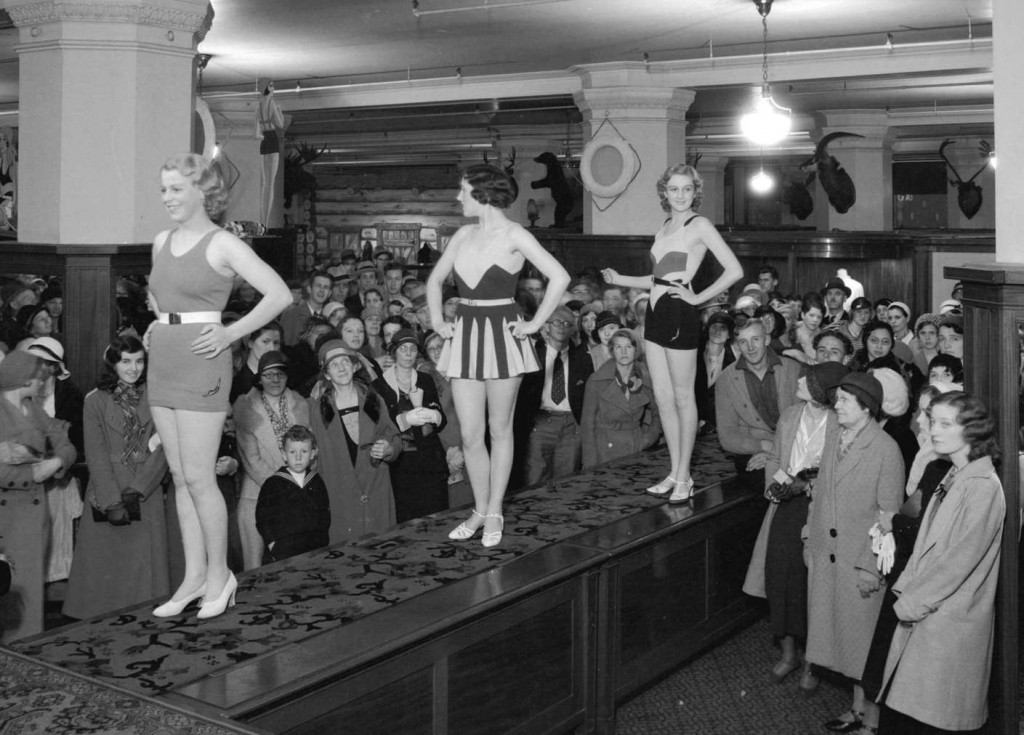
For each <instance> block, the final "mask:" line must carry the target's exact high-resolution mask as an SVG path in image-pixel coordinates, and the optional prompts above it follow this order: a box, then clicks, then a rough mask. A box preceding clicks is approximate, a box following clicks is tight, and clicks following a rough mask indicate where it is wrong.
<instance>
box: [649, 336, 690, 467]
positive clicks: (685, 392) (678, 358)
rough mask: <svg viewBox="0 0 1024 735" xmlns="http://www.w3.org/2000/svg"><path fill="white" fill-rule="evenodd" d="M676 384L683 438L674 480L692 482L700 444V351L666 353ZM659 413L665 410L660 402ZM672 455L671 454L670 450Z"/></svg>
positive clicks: (675, 399)
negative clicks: (696, 444)
mask: <svg viewBox="0 0 1024 735" xmlns="http://www.w3.org/2000/svg"><path fill="white" fill-rule="evenodd" d="M664 353H665V358H666V360H667V362H668V372H669V377H670V379H671V383H672V398H673V402H674V405H673V408H674V412H675V418H676V421H677V422H678V424H677V425H678V427H679V435H678V442H679V443H678V444H677V451H676V456H675V458H674V459H673V462H672V476H673V477H675V478H676V479H677V480H679V481H680V482H686V481H688V480H689V479H690V460H691V459H692V458H693V445H694V442H696V441H697V399H696V396H694V392H693V382H694V379H695V378H696V375H697V350H664ZM658 409H659V410H660V409H661V404H660V402H659V404H658ZM670 451H671V450H670Z"/></svg>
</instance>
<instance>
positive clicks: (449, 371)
mask: <svg viewBox="0 0 1024 735" xmlns="http://www.w3.org/2000/svg"><path fill="white" fill-rule="evenodd" d="M510 301H511V300H510ZM522 318H523V315H522V312H521V311H520V309H519V305H518V304H516V303H514V302H511V303H507V304H501V305H495V306H481V305H471V304H467V303H462V304H459V311H458V315H457V316H456V319H455V334H454V335H453V336H452V338H451V339H450V340H448V341H447V342H445V345H444V350H443V351H442V352H441V359H440V360H438V364H437V366H438V369H439V370H440V371H441V372H443V373H444V374H445V375H447V376H448V377H449V378H468V379H470V380H493V379H501V378H514V377H516V376H517V375H522V374H523V373H532V372H534V371H536V370H540V367H541V366H540V362H539V361H538V360H537V352H536V351H535V350H534V347H533V340H532V339H529V338H526V339H516V338H515V337H514V336H512V332H511V331H510V329H511V326H512V325H513V324H514V323H515V322H517V321H521V320H522Z"/></svg>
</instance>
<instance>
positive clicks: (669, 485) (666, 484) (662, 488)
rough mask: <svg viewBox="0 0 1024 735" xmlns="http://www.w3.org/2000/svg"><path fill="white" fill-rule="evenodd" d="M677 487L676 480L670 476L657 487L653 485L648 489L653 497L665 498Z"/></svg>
mask: <svg viewBox="0 0 1024 735" xmlns="http://www.w3.org/2000/svg"><path fill="white" fill-rule="evenodd" d="M675 486H676V478H674V477H672V475H669V476H668V477H666V478H665V479H664V480H662V481H661V482H659V483H658V484H657V485H651V486H650V487H649V488H647V492H648V493H649V494H651V495H656V496H658V497H659V498H663V497H665V496H666V495H668V494H669V493H670V492H672V490H673V488H675Z"/></svg>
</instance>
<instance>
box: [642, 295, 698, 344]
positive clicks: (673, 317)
mask: <svg viewBox="0 0 1024 735" xmlns="http://www.w3.org/2000/svg"><path fill="white" fill-rule="evenodd" d="M701 327H702V324H701V321H700V312H699V311H698V310H697V307H695V306H691V305H690V304H688V303H686V302H685V301H683V300H682V299H674V298H672V297H671V296H669V295H668V294H663V295H662V296H661V298H659V299H658V303H657V306H656V307H655V308H654V309H651V304H650V303H648V304H647V321H646V322H645V324H644V339H646V340H647V341H648V342H653V343H654V344H656V345H659V346H661V347H664V348H665V349H668V350H695V349H697V346H698V345H699V344H700V332H701Z"/></svg>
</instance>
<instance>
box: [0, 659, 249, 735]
mask: <svg viewBox="0 0 1024 735" xmlns="http://www.w3.org/2000/svg"><path fill="white" fill-rule="evenodd" d="M0 732H3V733H4V734H5V735H8V734H14V733H47V735H59V734H61V733H103V734H104V735H121V734H122V733H124V734H125V735H129V734H132V733H150V734H151V735H158V734H159V735H179V734H180V735H185V733H189V734H190V735H238V733H247V732H251V730H249V729H246V728H242V727H239V726H236V725H235V724H234V723H232V722H228V721H223V720H211V719H206V718H204V717H202V716H201V715H198V714H196V713H194V712H186V711H184V710H182V709H180V708H177V707H174V706H169V705H168V704H166V703H164V702H157V701H155V700H153V699H151V698H149V697H140V696H139V695H137V694H130V693H128V692H126V691H125V690H123V689H119V688H117V687H113V686H109V685H106V684H102V683H100V682H97V681H92V680H87V679H85V678H84V677H82V676H80V675H78V674H75V673H72V672H70V671H66V670H64V669H59V668H57V667H55V666H51V665H49V664H44V663H40V662H39V661H34V660H32V659H30V658H27V657H25V656H21V655H20V654H17V653H14V652H12V651H4V652H3V655H2V656H0Z"/></svg>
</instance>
